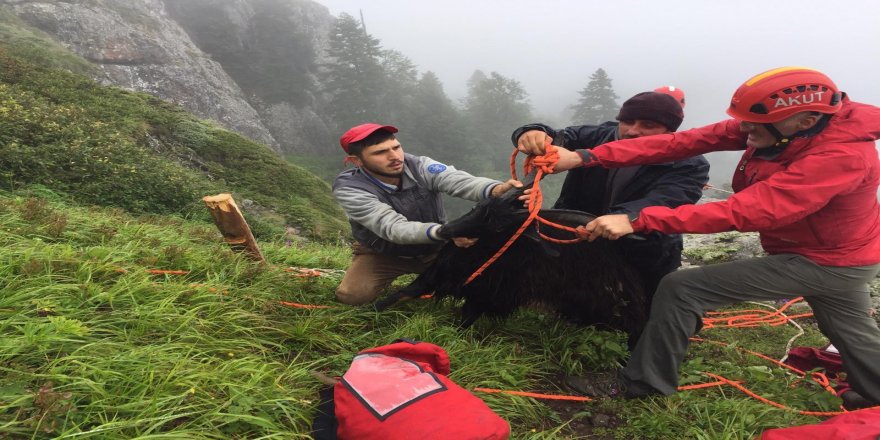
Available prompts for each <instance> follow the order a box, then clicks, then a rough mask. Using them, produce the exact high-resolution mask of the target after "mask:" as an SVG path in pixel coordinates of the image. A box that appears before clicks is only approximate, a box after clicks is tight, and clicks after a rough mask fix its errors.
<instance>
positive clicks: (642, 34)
mask: <svg viewBox="0 0 880 440" xmlns="http://www.w3.org/2000/svg"><path fill="white" fill-rule="evenodd" d="M316 1H318V2H319V3H321V4H324V5H325V6H327V7H328V8H329V9H330V12H331V13H332V14H334V15H338V14H339V13H341V12H347V13H349V14H351V15H353V16H355V17H358V16H359V11H361V10H362V11H363V14H364V18H365V22H366V26H367V31H368V32H369V33H370V34H372V35H373V36H375V37H377V38H379V39H380V40H381V44H382V46H383V47H384V48H387V49H395V50H398V51H400V52H402V53H403V54H405V55H406V56H408V57H409V58H410V59H412V60H413V62H414V63H415V64H416V65H417V66H418V69H419V71H420V72H424V71H428V70H430V71H433V72H435V73H436V74H437V75H438V76H439V78H440V80H441V81H442V82H443V85H444V87H445V89H446V92H447V93H448V94H449V95H450V97H452V98H453V99H458V98H461V97H463V96H464V94H465V89H466V86H465V82H466V81H467V79H468V77H470V75H471V73H473V71H474V70H475V69H481V70H483V71H484V72H486V73H488V72H490V71H497V72H499V73H501V74H502V75H505V76H507V77H510V78H513V79H516V80H518V81H520V83H521V84H522V85H523V86H524V87H525V89H526V90H527V92H528V93H529V100H530V102H531V104H532V106H533V108H534V110H535V112H536V114H538V115H543V116H545V117H547V116H550V117H559V116H560V115H561V112H562V110H563V109H564V108H565V107H566V106H569V105H571V104H573V103H575V102H576V100H577V98H578V95H577V91H578V90H580V89H582V88H583V87H584V86H585V85H586V83H587V82H588V81H589V76H590V75H591V74H592V73H593V72H595V70H596V69H597V68H599V67H601V68H603V69H605V70H606V72H607V73H608V75H609V76H610V77H611V78H612V80H613V85H614V89H615V91H616V92H617V94H618V95H619V96H620V97H621V100H620V101H621V102H622V101H623V100H624V99H625V98H628V97H629V96H632V95H633V94H635V93H638V92H641V91H645V90H650V89H653V88H654V87H657V86H660V85H666V84H671V85H675V86H678V87H681V88H682V89H683V90H684V91H685V92H686V93H687V108H686V111H685V113H686V116H685V120H684V124H683V125H682V129H685V128H691V127H697V126H701V125H705V124H708V123H712V122H716V121H719V120H721V119H724V118H726V115H725V113H724V110H725V108H726V106H727V103H728V100H729V99H730V95H731V94H732V93H733V91H734V90H735V89H736V88H737V87H738V86H739V85H740V84H741V83H742V82H743V81H745V80H746V79H748V78H749V77H751V76H752V75H754V74H757V73H759V72H762V71H764V70H768V69H771V68H775V67H779V66H785V65H799V66H806V67H812V68H816V69H819V70H822V71H823V72H825V73H827V74H828V75H829V76H830V77H831V78H832V79H833V80H834V81H835V82H836V83H837V85H838V86H839V87H840V88H841V89H842V90H844V91H846V92H848V93H849V95H850V97H851V98H852V99H854V100H856V101H863V102H867V103H871V104H874V105H880V2H877V1H869V0H858V1H846V0H837V1H829V0H825V1H815V0H798V1H793V0H783V1H778V0H763V1H755V0H746V1H710V0H700V1H697V0H667V1H647V0H642V1H637V0H613V1H612V0H606V1H563V0H544V1H537V0H531V1H524V0H506V1H501V0H497V1H495V0H470V1H462V0H444V1H434V0H422V1H416V0H408V1H407V0H316ZM513 128H515V127H511V129H513ZM713 168H714V169H713V173H712V174H713V182H718V180H717V178H719V177H721V175H720V174H721V173H720V172H721V171H722V170H719V169H717V168H718V167H713Z"/></svg>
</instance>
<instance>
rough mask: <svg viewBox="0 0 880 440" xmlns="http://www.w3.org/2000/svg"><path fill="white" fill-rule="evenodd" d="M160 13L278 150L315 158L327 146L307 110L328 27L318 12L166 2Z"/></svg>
mask: <svg viewBox="0 0 880 440" xmlns="http://www.w3.org/2000/svg"><path fill="white" fill-rule="evenodd" d="M166 8H167V10H168V12H169V14H170V15H171V17H172V18H174V20H175V21H176V22H177V23H179V24H180V26H182V27H183V28H184V29H185V30H186V31H187V33H188V34H189V36H190V38H192V40H193V42H195V44H196V45H197V46H199V48H200V49H201V50H203V51H204V52H206V53H208V54H209V55H210V56H211V58H212V59H214V60H216V61H217V62H219V63H220V64H221V65H222V66H223V68H224V69H225V70H226V72H228V73H229V75H230V76H231V77H232V78H233V79H234V80H235V81H236V82H237V83H238V85H239V86H240V87H241V88H242V90H244V92H245V94H246V96H247V97H248V100H249V102H250V104H251V105H252V106H254V108H256V109H257V111H258V112H259V113H260V116H261V118H262V121H263V124H265V126H266V127H268V129H269V130H270V131H271V132H272V134H273V135H274V136H275V139H277V140H278V142H279V144H280V146H281V150H282V151H284V152H288V153H297V154H321V153H322V152H323V151H324V150H326V146H327V145H328V143H329V144H333V143H334V142H333V136H332V134H331V129H330V128H328V126H327V124H326V123H325V121H324V120H322V117H321V116H319V115H318V113H317V112H316V110H315V109H316V108H318V107H319V106H320V97H319V96H318V95H319V93H318V88H319V86H318V81H319V80H318V77H317V74H318V70H319V68H320V66H321V65H322V64H325V63H327V62H329V60H327V59H326V58H325V51H324V48H325V47H326V46H327V40H328V37H329V34H330V32H331V29H332V26H333V23H334V20H335V19H334V18H333V16H331V15H330V12H329V11H328V10H327V8H326V7H324V6H323V5H320V4H318V3H315V2H313V1H311V0H187V1H177V0H166Z"/></svg>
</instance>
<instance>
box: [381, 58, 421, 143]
mask: <svg viewBox="0 0 880 440" xmlns="http://www.w3.org/2000/svg"><path fill="white" fill-rule="evenodd" d="M381 62H382V73H383V76H384V78H385V79H384V84H383V88H382V90H381V91H380V94H381V96H380V108H379V109H378V110H379V113H380V114H379V117H380V119H381V120H384V121H391V122H389V123H393V124H397V125H399V126H409V125H410V124H411V123H412V106H413V100H414V95H415V93H416V90H417V88H418V83H419V72H418V70H416V66H415V64H413V62H412V60H410V59H409V58H408V57H407V56H406V55H404V54H402V53H400V52H398V51H396V50H386V51H383V52H382V59H381Z"/></svg>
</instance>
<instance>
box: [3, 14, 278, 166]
mask: <svg viewBox="0 0 880 440" xmlns="http://www.w3.org/2000/svg"><path fill="white" fill-rule="evenodd" d="M3 3H4V4H6V5H7V6H6V7H7V8H10V9H11V10H12V11H13V12H14V13H16V14H17V15H18V16H19V17H20V18H22V19H23V20H24V21H25V22H27V23H29V24H30V25H32V26H34V27H37V28H39V29H41V30H43V31H45V32H46V33H48V34H49V35H52V36H53V37H54V38H56V39H57V40H58V41H59V42H61V43H62V44H64V45H65V46H67V47H68V48H69V49H70V50H71V51H73V52H75V53H77V54H79V55H80V56H82V57H83V58H85V59H87V60H89V61H91V62H93V63H95V64H96V65H97V66H99V67H100V71H101V73H102V74H101V76H100V77H99V78H97V79H98V80H99V81H101V82H102V83H105V84H113V85H117V86H120V87H123V88H126V89H130V90H137V91H143V92H147V93H150V94H153V95H155V96H158V97H161V98H164V99H167V100H169V101H172V102H174V103H177V104H179V105H181V106H182V107H184V108H186V109H187V110H189V111H190V112H192V113H194V114H196V115H198V116H201V117H204V118H207V119H213V120H215V121H217V122H218V123H219V124H220V125H222V126H224V127H226V128H229V129H231V130H233V131H236V132H238V133H240V134H242V135H245V136H247V137H249V138H251V139H253V140H255V141H257V142H261V143H264V144H266V145H269V146H271V147H273V148H275V149H278V142H277V141H276V140H275V138H274V137H273V136H272V134H271V133H270V131H269V130H268V129H267V128H266V126H265V125H264V124H263V122H262V121H261V118H260V115H259V113H258V112H257V111H256V110H255V109H254V107H253V106H252V105H251V104H250V103H249V102H248V101H247V99H246V96H245V94H244V92H243V91H242V89H241V88H240V87H239V86H238V84H237V83H236V82H235V81H234V80H233V79H232V78H231V77H230V76H229V75H228V74H227V73H226V72H225V70H224V69H223V67H222V66H221V65H220V64H219V63H218V62H216V61H214V60H212V59H211V58H210V57H209V56H208V55H207V54H205V53H204V52H203V51H202V50H201V49H199V47H198V46H197V45H196V44H195V43H193V41H192V40H191V39H190V37H189V35H188V34H187V33H186V31H185V30H184V29H183V28H182V27H181V26H180V25H179V24H178V23H177V22H175V21H174V20H173V19H172V18H171V17H170V16H169V15H168V12H167V10H166V7H165V3H164V2H163V1H161V0H138V1H131V0H70V1H26V0H7V1H5V2H3Z"/></svg>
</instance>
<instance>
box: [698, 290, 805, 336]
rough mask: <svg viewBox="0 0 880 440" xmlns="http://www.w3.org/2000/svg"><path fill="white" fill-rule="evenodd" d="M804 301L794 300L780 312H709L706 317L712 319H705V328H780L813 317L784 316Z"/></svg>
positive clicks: (799, 298)
mask: <svg viewBox="0 0 880 440" xmlns="http://www.w3.org/2000/svg"><path fill="white" fill-rule="evenodd" d="M803 299H804V298H803V297H797V298H795V299H792V300H790V301H788V302H787V303H785V304H784V305H783V306H782V307H780V308H779V309H778V310H776V311H773V312H771V311H769V310H733V311H727V312H708V313H706V315H707V316H710V317H705V318H703V328H704V329H709V328H718V327H733V328H745V327H758V326H761V325H770V326H779V325H783V324H787V323H788V322H789V321H791V320H792V319H795V318H806V317H809V316H813V314H812V313H802V314H799V315H791V316H787V315H785V314H783V312H784V311H785V309H787V308H789V307H791V306H792V304H794V303H796V302H798V301H801V300H803Z"/></svg>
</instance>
